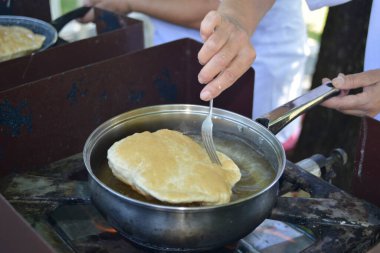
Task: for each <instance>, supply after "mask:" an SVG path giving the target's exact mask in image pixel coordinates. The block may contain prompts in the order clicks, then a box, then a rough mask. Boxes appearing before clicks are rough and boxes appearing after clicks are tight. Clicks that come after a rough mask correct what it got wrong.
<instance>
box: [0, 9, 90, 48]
mask: <svg viewBox="0 0 380 253" xmlns="http://www.w3.org/2000/svg"><path fill="white" fill-rule="evenodd" d="M89 10H90V7H80V8H77V9H75V10H72V11H70V12H68V13H66V14H64V15H62V16H61V17H59V18H57V19H55V20H54V21H52V22H51V23H48V22H45V21H43V20H40V19H36V18H31V17H25V16H13V15H0V25H3V26H14V25H16V26H22V27H25V28H28V29H30V30H31V31H33V32H34V33H36V34H40V35H43V36H45V38H46V39H45V41H44V43H43V45H42V47H41V48H40V49H39V50H38V51H43V50H45V49H47V48H49V47H51V46H52V45H54V44H55V43H56V42H57V39H58V33H59V32H60V31H61V29H62V28H63V27H64V26H65V25H66V24H67V23H69V22H70V21H72V20H74V19H76V18H80V17H83V16H84V15H85V14H86V13H87V12H88V11H89Z"/></svg>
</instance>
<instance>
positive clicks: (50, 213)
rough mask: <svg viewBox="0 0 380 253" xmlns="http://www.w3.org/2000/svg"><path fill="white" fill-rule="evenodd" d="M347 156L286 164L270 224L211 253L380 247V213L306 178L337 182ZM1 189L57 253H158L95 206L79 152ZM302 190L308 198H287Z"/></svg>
mask: <svg viewBox="0 0 380 253" xmlns="http://www.w3.org/2000/svg"><path fill="white" fill-rule="evenodd" d="M344 156H345V153H344V151H342V150H339V149H338V150H334V152H332V154H331V155H330V156H329V157H327V158H326V157H324V156H322V155H316V156H313V157H310V158H308V159H305V160H303V161H300V162H299V163H297V164H294V163H291V162H287V164H286V169H285V172H284V176H283V178H282V180H281V187H280V189H281V197H279V198H278V200H277V204H276V206H275V208H274V209H273V211H272V213H271V215H270V217H268V219H267V220H265V222H264V223H263V224H261V225H260V226H259V227H258V228H256V229H255V231H253V232H252V233H251V234H249V235H247V236H246V237H245V238H242V239H241V240H239V241H238V242H236V243H232V244H231V245H226V246H225V247H223V248H221V249H215V250H214V251H210V253H211V252H221V253H223V252H226V253H227V252H228V253H229V252H231V253H232V252H237V253H244V252H247V253H250V252H318V251H329V252H347V251H350V252H365V250H367V249H369V248H370V247H371V246H373V244H374V243H375V242H376V241H378V240H379V235H380V209H379V208H377V207H375V206H373V205H371V204H369V203H368V202H365V201H362V200H359V199H356V198H354V197H352V196H350V195H349V194H347V193H346V192H344V191H342V190H340V189H338V188H336V187H335V186H333V185H331V184H329V183H328V182H327V181H326V180H324V179H322V178H319V177H316V176H314V175H313V174H311V173H310V172H309V171H314V172H316V171H318V168H320V170H321V171H325V172H329V173H328V174H326V175H332V174H333V170H334V167H336V166H343V164H344V160H345V157H344ZM326 179H327V180H328V177H326ZM0 185H2V189H1V193H2V194H3V196H4V197H5V199H6V200H7V201H8V202H9V203H10V204H11V205H12V207H13V208H14V209H15V210H16V211H17V212H18V213H19V214H20V215H21V216H22V217H23V218H24V219H25V220H26V221H27V222H28V223H29V224H30V225H31V226H32V227H33V228H34V229H35V231H37V233H38V234H39V235H41V236H42V238H43V239H44V240H45V241H46V242H48V243H49V245H50V246H51V247H52V248H53V249H54V251H55V252H58V253H60V252H62V253H64V252H78V253H81V252H83V253H85V252H136V253H140V252H141V253H143V252H155V251H152V250H150V249H146V248H143V247H141V246H139V245H136V244H134V243H133V242H131V241H129V240H128V239H126V238H124V237H123V236H122V235H120V234H119V233H118V232H117V231H116V230H115V229H114V228H113V227H111V226H110V225H109V224H108V223H107V221H106V220H105V219H104V218H103V216H102V215H101V214H100V213H99V212H98V211H97V209H96V208H95V207H94V206H93V205H92V204H91V200H90V192H89V189H88V186H87V170H86V169H85V166H84V164H83V160H82V154H81V153H79V154H76V155H73V156H70V157H68V158H65V159H63V160H60V161H57V162H53V163H51V164H49V165H47V166H41V167H36V168H34V169H30V170H28V171H26V172H24V173H12V174H10V175H8V176H6V177H3V178H2V179H1V182H0ZM300 189H302V190H304V191H305V192H308V194H309V195H310V196H311V198H310V197H291V196H289V195H288V196H286V195H284V194H286V193H287V192H295V191H298V190H300ZM4 222H5V224H7V226H8V225H9V226H11V225H12V224H8V223H7V221H4ZM3 224H4V223H3Z"/></svg>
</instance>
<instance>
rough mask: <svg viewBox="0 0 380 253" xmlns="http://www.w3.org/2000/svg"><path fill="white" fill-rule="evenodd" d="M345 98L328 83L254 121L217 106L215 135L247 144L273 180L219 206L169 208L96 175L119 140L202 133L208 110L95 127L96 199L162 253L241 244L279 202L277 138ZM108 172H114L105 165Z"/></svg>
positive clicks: (133, 115) (92, 180)
mask: <svg viewBox="0 0 380 253" xmlns="http://www.w3.org/2000/svg"><path fill="white" fill-rule="evenodd" d="M338 93H339V90H337V89H336V88H334V87H332V85H331V84H323V85H321V86H319V87H317V88H315V89H314V90H312V91H310V92H308V93H306V94H305V95H303V96H301V97H299V98H296V99H295V100H293V101H291V102H288V103H287V104H285V105H283V106H281V107H279V108H277V109H275V110H273V111H272V112H270V113H268V114H266V115H264V116H263V117H261V118H259V119H257V121H254V120H252V119H249V118H246V117H243V116H241V115H239V114H236V113H233V112H230V111H227V110H223V109H219V108H214V110H213V123H214V129H213V133H214V136H216V137H222V138H223V136H229V137H230V136H232V137H233V138H235V139H236V141H242V142H244V143H247V144H249V146H250V147H251V148H252V152H257V153H259V154H261V156H262V157H263V158H264V159H265V160H267V161H268V162H269V164H270V165H271V167H272V168H273V170H274V171H275V177H274V179H273V181H271V182H270V183H269V184H268V185H267V186H266V187H264V188H263V189H262V190H260V191H259V192H257V193H254V194H251V195H249V196H246V197H244V198H241V199H237V200H234V201H231V202H230V203H227V204H221V205H216V206H197V207H186V206H180V207H179V206H169V205H165V204H154V203H150V202H147V201H143V200H139V199H136V198H132V197H128V196H126V195H123V194H121V193H120V192H117V191H115V190H113V189H112V188H111V187H108V186H107V184H105V183H104V182H103V181H102V180H101V179H99V177H97V176H96V175H98V172H99V170H102V169H104V164H105V163H106V161H107V158H106V157H107V149H108V148H109V147H110V146H111V145H112V144H113V143H114V142H116V141H118V140H120V139H122V138H124V137H126V136H128V135H131V134H133V133H136V132H142V131H156V130H158V129H162V128H168V129H172V130H177V131H181V132H184V133H185V134H189V133H191V134H193V133H195V134H198V135H200V129H201V124H202V122H203V120H204V119H205V118H206V116H207V114H208V107H205V106H199V105H188V104H173V105H158V106H150V107H144V108H140V109H136V110H132V111H129V112H126V113H124V114H121V115H119V116H116V117H114V118H112V119H110V120H108V121H106V122H105V123H103V124H102V125H100V126H99V127H98V128H97V129H95V130H94V131H93V132H92V134H91V135H90V136H89V137H88V139H87V141H86V143H85V146H84V151H83V158H84V163H85V166H86V168H87V171H88V173H89V188H90V191H91V199H92V202H93V204H94V205H95V206H96V207H97V209H98V210H99V211H100V212H101V213H102V214H103V215H104V216H105V218H106V219H107V221H108V222H109V223H110V224H111V225H112V226H114V227H115V228H116V229H117V230H118V231H119V232H120V233H121V234H123V235H124V236H126V237H127V238H128V239H130V240H131V241H134V242H135V243H137V244H139V245H142V246H144V247H148V248H152V249H155V250H162V251H184V252H194V251H204V250H210V249H216V248H219V247H222V246H223V245H226V244H228V243H231V242H235V241H237V240H239V239H240V238H242V237H244V236H245V235H247V234H248V233H250V232H252V231H253V230H254V229H255V228H256V227H257V226H258V225H259V224H260V223H261V222H262V221H263V220H264V219H265V218H267V217H268V216H269V215H270V213H271V210H272V208H273V206H274V204H275V202H276V200H277V194H278V188H279V183H278V181H279V179H280V177H281V175H282V173H283V170H284V168H285V163H286V157H285V152H284V149H283V147H282V145H281V143H280V142H279V141H278V139H277V138H276V137H275V135H274V134H276V133H277V132H278V131H280V130H281V129H282V128H283V127H284V126H285V125H287V124H288V123H289V122H291V121H292V120H293V119H294V118H296V117H298V116H299V115H300V114H302V113H304V112H305V111H307V110H309V109H310V108H312V107H314V106H315V105H317V104H319V103H321V102H322V101H324V100H325V99H327V98H329V97H331V96H334V95H336V94H338ZM107 169H108V168H107Z"/></svg>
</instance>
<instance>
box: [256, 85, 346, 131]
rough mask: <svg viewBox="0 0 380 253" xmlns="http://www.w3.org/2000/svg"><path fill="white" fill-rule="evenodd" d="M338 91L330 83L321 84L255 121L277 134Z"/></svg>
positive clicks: (338, 91)
mask: <svg viewBox="0 0 380 253" xmlns="http://www.w3.org/2000/svg"><path fill="white" fill-rule="evenodd" d="M339 93H340V90H339V89H337V88H335V87H334V86H333V85H332V84H331V83H325V84H322V85H320V86H318V87H317V88H314V89H313V90H311V91H309V92H307V93H305V94H304V95H302V96H300V97H298V98H296V99H294V100H292V101H290V102H288V103H286V104H284V105H282V106H280V107H278V108H276V109H274V110H273V111H271V112H269V113H267V114H265V115H263V116H262V117H260V118H257V119H256V122H258V123H260V124H261V125H263V126H265V127H266V128H268V129H269V130H270V131H271V132H272V133H273V134H277V133H278V132H280V131H281V129H283V128H284V127H285V126H286V125H287V124H289V123H290V122H292V121H293V120H294V119H295V118H297V117H298V116H299V115H301V114H303V113H305V112H307V111H308V110H310V109H311V108H313V107H315V106H316V105H319V104H320V103H322V102H323V101H325V100H327V99H329V98H331V97H334V96H336V95H338V94H339Z"/></svg>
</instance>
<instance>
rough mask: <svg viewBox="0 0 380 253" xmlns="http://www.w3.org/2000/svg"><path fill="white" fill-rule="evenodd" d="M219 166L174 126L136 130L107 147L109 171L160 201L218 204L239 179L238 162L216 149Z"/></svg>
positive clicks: (228, 195)
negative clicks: (154, 130)
mask: <svg viewBox="0 0 380 253" xmlns="http://www.w3.org/2000/svg"><path fill="white" fill-rule="evenodd" d="M218 156H219V159H220V160H221V162H222V166H217V165H215V164H212V163H211V161H210V160H209V158H208V156H207V153H206V151H205V149H204V148H203V147H202V146H201V145H199V144H198V143H197V142H195V141H194V140H193V139H191V138H190V137H188V136H186V135H184V134H182V133H180V132H178V131H173V130H167V129H162V130H158V131H156V132H153V133H151V132H143V133H136V134H133V135H131V136H128V137H126V138H124V139H122V140H120V141H118V142H115V143H114V144H113V145H112V146H111V148H110V149H109V150H108V153H107V158H108V164H109V167H110V168H111V170H112V173H113V174H114V175H115V176H116V177H117V178H118V179H119V180H121V181H122V182H124V183H126V184H128V185H130V186H132V188H134V189H135V190H136V191H138V192H140V193H141V194H143V195H145V196H148V197H153V198H156V199H158V200H160V201H163V202H168V203H174V204H180V203H201V204H204V205H214V204H223V203H227V202H229V201H230V198H231V195H232V190H231V189H232V187H233V186H234V185H235V184H236V183H237V182H238V181H239V180H240V177H241V174H240V170H239V168H238V166H237V165H236V164H235V163H234V162H233V161H232V160H231V159H230V158H229V157H227V156H226V155H225V154H223V153H221V152H218Z"/></svg>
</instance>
